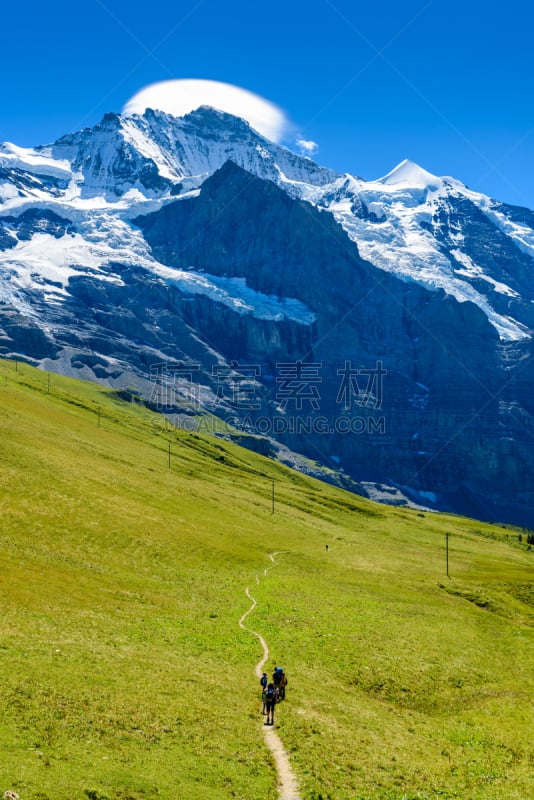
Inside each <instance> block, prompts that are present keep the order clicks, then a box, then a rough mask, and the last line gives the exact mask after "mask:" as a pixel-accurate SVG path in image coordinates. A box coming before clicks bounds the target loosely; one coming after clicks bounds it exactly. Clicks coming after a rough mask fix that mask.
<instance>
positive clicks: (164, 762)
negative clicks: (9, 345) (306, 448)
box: [0, 361, 533, 800]
mask: <svg viewBox="0 0 534 800" xmlns="http://www.w3.org/2000/svg"><path fill="white" fill-rule="evenodd" d="M0 395H1V398H2V409H3V413H2V416H1V418H0V428H1V436H0V464H1V472H0V478H1V480H0V501H1V503H2V518H3V525H2V529H1V533H0V536H1V539H2V547H1V548H0V560H1V567H2V580H1V581H0V595H1V601H2V610H3V613H2V624H1V627H0V656H1V657H2V658H3V659H4V669H3V670H2V674H3V689H2V693H1V695H0V708H1V714H0V720H1V721H0V741H1V744H2V761H1V763H0V781H1V783H2V785H3V786H5V787H7V788H9V789H10V790H12V791H16V792H17V793H18V794H19V796H20V797H34V796H35V797H37V796H39V797H41V798H43V800H47V799H48V798H50V800H52V798H56V799H57V800H69V799H70V798H73V797H76V798H78V797H79V798H84V797H93V798H95V797H97V798H100V800H102V799H103V798H104V797H107V798H108V799H109V800H124V798H125V797H128V798H131V799H132V800H142V798H146V797H156V796H157V797H160V798H161V800H171V799H172V798H176V797H177V796H180V797H188V798H191V799H192V800H200V798H202V800H225V799H226V798H235V797H240V798H243V799H244V798H247V800H253V799H257V800H265V799H266V798H272V800H274V798H275V797H276V786H275V774H274V770H273V767H272V765H271V763H270V762H269V760H268V758H267V751H266V750H265V748H264V745H263V736H262V718H261V714H260V703H259V696H258V685H257V682H256V681H257V679H256V677H255V675H254V665H255V664H256V663H257V661H258V658H259V656H260V652H259V651H258V644H257V641H256V640H255V638H254V637H252V636H248V635H247V634H245V633H244V632H243V631H241V630H240V629H239V627H238V619H239V618H240V617H241V615H242V614H243V612H244V611H245V610H246V609H247V608H248V607H249V605H250V601H249V600H248V598H247V597H246V596H245V591H244V590H245V587H246V586H247V585H250V586H251V591H252V592H253V594H254V595H255V596H256V598H257V600H258V607H257V609H256V610H255V612H254V614H253V616H252V617H251V618H250V624H251V626H253V627H254V629H256V630H259V631H261V633H262V634H263V635H264V636H265V637H266V638H267V640H268V642H269V646H270V649H271V655H272V659H273V661H276V662H277V663H280V664H283V666H284V667H285V668H286V670H287V673H288V676H289V687H288V695H287V700H286V701H285V703H284V704H282V705H281V706H279V707H278V709H277V722H278V725H279V734H280V736H281V737H282V738H283V740H284V743H285V745H286V747H287V748H288V750H289V752H290V754H291V759H292V763H293V765H294V768H295V770H296V772H297V775H298V777H299V781H300V783H301V786H302V793H303V796H304V797H314V796H315V797H317V796H319V795H320V794H322V795H323V796H327V795H328V794H330V795H331V796H332V797H336V798H339V800H349V799H350V800H352V798H353V797H355V796H367V797H372V798H373V800H392V798H396V797H398V796H399V793H402V794H405V795H407V796H417V794H427V796H428V797H430V798H432V800H437V798H438V797H443V796H447V795H449V796H454V795H455V794H456V795H458V796H460V797H470V798H472V800H497V798H499V800H523V798H525V797H528V796H529V795H530V794H531V788H532V775H531V763H532V756H533V753H532V740H531V738H532V737H531V714H530V705H529V699H530V697H531V694H532V688H533V687H532V674H533V672H532V667H533V664H532V652H533V649H532V634H533V627H532V621H533V613H532V603H533V598H532V587H531V585H530V583H529V580H530V577H531V574H532V552H531V551H529V550H528V549H527V544H526V534H525V533H523V541H521V542H520V541H519V539H518V533H519V532H518V531H517V530H511V529H503V528H502V527H501V526H493V525H486V524H482V523H476V522H474V521H473V520H468V519H462V518H459V517H456V516H446V515H445V516H441V515H437V514H431V515H423V514H421V513H420V512H419V513H416V512H415V511H410V510H408V509H392V508H386V507H384V506H378V505H376V504H373V503H370V502H369V501H367V500H364V499H362V498H357V497H355V496H354V495H350V494H348V493H345V492H342V491H340V490H338V489H335V488H333V487H329V486H327V485H325V484H324V483H319V482H317V481H313V480H311V479H308V478H306V477H305V476H302V475H300V474H298V473H294V472H291V471H290V470H287V469H285V468H284V467H282V466H281V465H279V464H277V463H276V462H275V461H273V460H272V459H265V458H262V457H260V456H258V455H256V454H254V453H250V452H248V451H244V450H241V449H240V448H238V447H236V446H234V445H231V444H228V443H225V442H221V441H216V440H213V438H212V437H208V436H199V435H190V434H187V433H184V432H183V431H179V430H178V431H175V430H170V429H169V427H168V426H167V427H165V426H164V424H163V421H162V418H161V417H160V416H158V415H154V414H151V413H150V412H149V411H147V409H146V408H145V407H144V406H142V405H140V404H132V403H129V402H128V403H127V402H124V401H123V400H121V399H120V398H119V397H118V396H117V394H116V393H114V392H110V391H106V390H103V389H102V388H100V387H97V386H95V385H91V384H81V383H79V382H75V381H72V380H70V379H66V378H63V377H58V376H55V375H51V376H50V383H49V382H48V376H47V375H46V374H44V373H43V372H42V371H37V370H35V369H32V368H30V367H28V366H27V365H24V364H19V365H18V368H17V366H16V365H15V364H14V363H13V362H3V361H2V362H0ZM169 442H170V445H171V447H170V450H171V459H170V468H169V451H168V445H169ZM273 481H274V483H275V509H274V511H275V513H274V514H272V513H271V512H272V482H273ZM30 498H31V502H29V499H30ZM445 532H447V533H448V534H449V535H450V541H449V570H450V578H447V577H446V576H445V566H446V565H445V536H444V534H445ZM326 544H328V546H329V547H328V551H326V548H325V545H326ZM274 550H278V551H282V552H281V553H280V555H279V557H278V562H279V563H278V566H277V567H276V569H275V570H271V571H270V572H269V574H268V577H267V578H266V579H265V580H263V581H262V582H261V585H260V586H258V587H256V586H255V575H256V574H257V573H258V572H260V571H262V570H263V569H265V568H266V567H267V566H268V565H269V564H271V562H270V560H269V558H268V555H269V553H271V552H273V551H274ZM269 666H270V665H269ZM325 675H327V676H328V681H325V680H324V676H325ZM229 684H230V689H229ZM310 687H314V689H313V691H311V689H310ZM229 692H230V698H231V699H230V701H229ZM325 752H327V753H328V758H327V759H325V758H324V753H325ZM321 753H322V755H323V757H321V755H320V754H321ZM355 765H358V768H357V769H355Z"/></svg>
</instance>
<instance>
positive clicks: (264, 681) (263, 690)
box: [260, 672, 269, 714]
mask: <svg viewBox="0 0 534 800" xmlns="http://www.w3.org/2000/svg"><path fill="white" fill-rule="evenodd" d="M268 682H269V681H268V678H267V673H266V672H264V673H263V675H262V676H261V678H260V684H261V700H262V703H263V708H262V712H261V713H262V714H266V713H267V710H266V706H265V696H266V694H267V684H268Z"/></svg>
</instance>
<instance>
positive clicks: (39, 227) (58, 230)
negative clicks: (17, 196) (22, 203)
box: [0, 208, 74, 247]
mask: <svg viewBox="0 0 534 800" xmlns="http://www.w3.org/2000/svg"><path fill="white" fill-rule="evenodd" d="M6 224H7V225H9V226H10V227H11V228H12V230H14V231H16V233H17V236H18V238H19V240H20V241H26V242H28V241H29V240H30V239H31V238H32V236H34V234H36V233H48V234H50V236H54V237H55V238H56V239H60V238H61V237H62V236H64V235H65V234H66V233H73V232H74V225H73V224H72V222H71V221H70V220H68V219H64V218H63V217H60V216H59V215H58V214H56V213H54V212H53V211H49V210H48V209H43V208H29V209H28V210H27V211H23V213H22V214H21V215H20V216H19V217H11V216H7V217H0V225H6ZM0 231H1V229H0ZM11 239H13V240H14V242H15V243H16V239H15V237H14V236H11ZM11 246H12V245H11ZM0 247H1V241H0Z"/></svg>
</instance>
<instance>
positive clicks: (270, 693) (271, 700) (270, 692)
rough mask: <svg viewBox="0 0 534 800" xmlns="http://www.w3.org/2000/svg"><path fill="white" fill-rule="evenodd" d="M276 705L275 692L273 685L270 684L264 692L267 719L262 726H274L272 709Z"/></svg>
mask: <svg viewBox="0 0 534 800" xmlns="http://www.w3.org/2000/svg"><path fill="white" fill-rule="evenodd" d="M275 705H276V691H275V688H274V684H273V683H270V684H269V685H268V686H267V691H266V692H265V708H266V709H267V719H266V720H265V722H264V723H263V724H264V725H274V707H275Z"/></svg>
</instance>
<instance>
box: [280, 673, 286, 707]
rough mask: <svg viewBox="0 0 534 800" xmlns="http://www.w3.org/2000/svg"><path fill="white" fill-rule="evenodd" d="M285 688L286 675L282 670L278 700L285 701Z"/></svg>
mask: <svg viewBox="0 0 534 800" xmlns="http://www.w3.org/2000/svg"><path fill="white" fill-rule="evenodd" d="M286 686H287V675H286V673H285V672H284V671H283V670H282V677H281V679H280V699H281V700H285V699H286Z"/></svg>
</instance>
